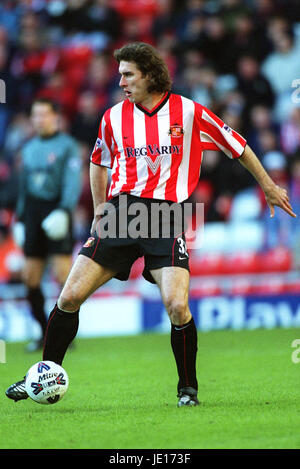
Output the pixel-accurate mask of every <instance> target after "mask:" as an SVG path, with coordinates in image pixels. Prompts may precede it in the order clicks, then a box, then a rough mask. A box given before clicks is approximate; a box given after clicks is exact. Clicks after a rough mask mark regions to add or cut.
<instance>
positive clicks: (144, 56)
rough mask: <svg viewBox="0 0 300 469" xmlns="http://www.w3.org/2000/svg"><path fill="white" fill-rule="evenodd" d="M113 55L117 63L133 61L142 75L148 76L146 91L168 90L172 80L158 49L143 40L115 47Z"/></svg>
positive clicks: (158, 91)
mask: <svg viewBox="0 0 300 469" xmlns="http://www.w3.org/2000/svg"><path fill="white" fill-rule="evenodd" d="M114 57H115V59H116V60H117V62H118V63H120V62H121V60H124V61H125V62H134V63H135V64H136V65H137V67H138V69H139V70H140V71H141V72H142V74H143V75H144V76H146V75H147V77H148V78H149V86H148V92H149V93H153V92H157V93H162V92H164V91H170V90H171V86H172V81H171V78H170V74H169V70H168V67H167V65H166V63H165V62H164V60H163V59H162V58H161V56H160V55H159V53H158V51H157V50H156V49H155V48H154V47H152V46H150V44H146V43H145V42H132V43H129V44H126V45H125V46H123V47H121V49H116V50H115V51H114Z"/></svg>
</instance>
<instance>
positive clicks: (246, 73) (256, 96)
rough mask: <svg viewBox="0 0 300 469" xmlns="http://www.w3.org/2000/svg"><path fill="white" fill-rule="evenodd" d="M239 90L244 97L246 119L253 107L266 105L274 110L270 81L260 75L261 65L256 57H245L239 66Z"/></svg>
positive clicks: (240, 60)
mask: <svg viewBox="0 0 300 469" xmlns="http://www.w3.org/2000/svg"><path fill="white" fill-rule="evenodd" d="M237 88H238V90H239V91H240V92H241V93H242V95H243V96H244V100H245V111H246V112H245V115H244V116H245V118H246V119H247V120H248V119H249V112H250V109H251V108H252V107H253V106H256V105H264V106H267V107H269V108H272V106H273V104H274V93H273V91H272V88H271V85H270V83H269V82H268V80H267V79H266V78H265V77H263V76H262V75H261V74H260V68H259V63H258V61H257V59H256V58H255V57H254V56H251V55H244V56H242V57H241V58H240V59H239V61H238V64H237Z"/></svg>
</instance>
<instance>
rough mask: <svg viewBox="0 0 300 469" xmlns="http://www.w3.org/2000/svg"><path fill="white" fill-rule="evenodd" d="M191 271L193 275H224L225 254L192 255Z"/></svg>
mask: <svg viewBox="0 0 300 469" xmlns="http://www.w3.org/2000/svg"><path fill="white" fill-rule="evenodd" d="M190 271H191V275H192V276H197V275H222V273H223V271H224V256H223V255H222V254H204V255H202V256H193V255H191V258H190Z"/></svg>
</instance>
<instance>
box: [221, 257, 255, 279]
mask: <svg viewBox="0 0 300 469" xmlns="http://www.w3.org/2000/svg"><path fill="white" fill-rule="evenodd" d="M258 271H259V262H258V255H257V253H255V252H240V253H235V254H232V255H228V256H226V257H225V258H224V273H226V274H252V273H256V272H258Z"/></svg>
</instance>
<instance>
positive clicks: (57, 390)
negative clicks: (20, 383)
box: [25, 361, 69, 404]
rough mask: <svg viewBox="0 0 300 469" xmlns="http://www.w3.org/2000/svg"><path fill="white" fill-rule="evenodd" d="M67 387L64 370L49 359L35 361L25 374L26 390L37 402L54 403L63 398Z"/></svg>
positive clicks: (66, 377) (66, 376)
mask: <svg viewBox="0 0 300 469" xmlns="http://www.w3.org/2000/svg"><path fill="white" fill-rule="evenodd" d="M68 387H69V378H68V375H67V372H66V370H64V369H63V368H62V367H61V366H60V365H58V364H57V363H54V362H51V361H41V362H38V363H35V364H34V365H33V366H32V367H31V368H30V369H29V370H28V372H27V374H26V378H25V389H26V392H27V394H28V396H29V397H30V398H31V399H33V400H34V401H35V402H38V403H39V404H55V403H56V402H58V401H59V400H61V399H62V398H63V396H64V395H65V393H66V392H67V389H68Z"/></svg>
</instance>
